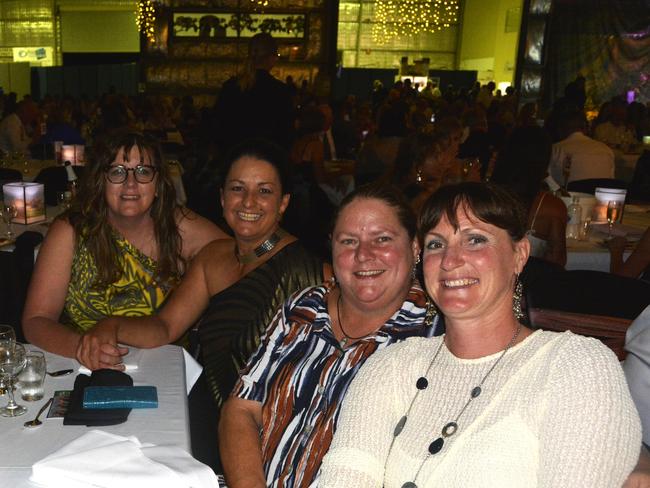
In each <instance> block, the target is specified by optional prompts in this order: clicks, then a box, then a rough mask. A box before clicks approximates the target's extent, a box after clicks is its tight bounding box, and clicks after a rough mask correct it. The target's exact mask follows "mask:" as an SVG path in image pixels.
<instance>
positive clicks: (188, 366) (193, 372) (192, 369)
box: [183, 349, 203, 395]
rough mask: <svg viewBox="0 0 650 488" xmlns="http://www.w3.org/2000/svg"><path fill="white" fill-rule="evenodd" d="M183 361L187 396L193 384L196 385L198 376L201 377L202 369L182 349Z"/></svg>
mask: <svg viewBox="0 0 650 488" xmlns="http://www.w3.org/2000/svg"><path fill="white" fill-rule="evenodd" d="M183 359H184V362H185V387H186V388H187V394H188V395H189V394H190V391H192V387H193V386H194V383H196V381H197V380H198V379H199V376H201V372H202V371H203V367H202V366H201V365H200V364H199V363H197V362H196V359H194V358H193V357H192V356H190V353H188V352H187V351H186V350H185V349H183Z"/></svg>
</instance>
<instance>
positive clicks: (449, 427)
mask: <svg viewBox="0 0 650 488" xmlns="http://www.w3.org/2000/svg"><path fill="white" fill-rule="evenodd" d="M520 332H521V324H518V325H517V330H516V331H515V333H514V335H513V336H512V339H510V342H509V343H508V345H507V346H506V348H505V349H504V350H503V352H502V353H501V355H500V356H499V357H498V358H497V360H496V361H495V362H494V363H493V364H492V366H491V367H490V369H489V370H488V372H487V373H485V375H484V376H483V378H482V379H481V381H480V382H479V384H478V385H477V386H475V387H474V388H472V391H471V392H470V396H469V399H468V400H467V402H466V403H465V405H463V408H461V409H460V412H458V414H457V415H456V417H455V418H454V420H451V421H449V422H447V423H446V424H445V426H444V427H443V428H442V431H441V433H440V436H439V437H438V438H437V439H434V440H433V441H432V442H431V443H430V444H429V447H428V449H427V450H428V453H427V455H426V456H425V457H424V459H423V460H422V462H421V463H420V466H419V467H418V469H417V471H416V472H415V476H414V477H413V481H407V482H406V483H404V484H403V485H402V487H401V488H418V485H417V484H416V483H415V481H416V480H417V478H418V476H419V474H420V471H422V468H423V467H424V464H425V463H426V462H427V460H428V459H429V458H430V457H431V456H433V455H435V454H438V453H439V452H440V451H441V450H442V448H443V446H444V444H445V439H448V438H449V437H451V436H453V435H454V434H455V433H456V431H457V430H458V421H459V420H460V418H461V416H462V415H463V413H465V410H467V407H468V406H469V404H470V403H472V400H474V399H475V398H478V397H479V396H480V395H481V393H482V392H483V388H482V387H483V383H485V380H487V379H488V377H489V376H490V374H491V373H492V371H494V368H496V367H497V365H498V364H499V363H500V362H501V359H503V356H505V355H506V353H507V352H508V350H509V349H510V348H511V347H512V346H513V344H514V343H515V341H516V340H517V337H518V336H519V333H520ZM444 343H445V340H444V338H443V339H442V340H441V341H440V346H438V349H437V350H436V353H435V354H434V355H433V359H432V360H431V362H430V363H429V367H428V368H427V371H426V373H425V375H424V376H421V377H419V378H418V379H417V381H416V382H415V387H416V388H417V392H416V393H415V396H414V397H413V399H412V400H411V403H410V404H409V408H408V409H407V411H406V414H405V415H403V416H402V418H400V419H399V421H398V422H397V425H396V426H395V429H394V430H393V440H392V441H391V443H390V448H389V449H388V456H386V459H388V457H389V456H390V453H391V451H392V450H393V446H394V445H395V439H397V436H399V435H400V434H401V433H402V431H403V430H404V427H405V426H406V421H407V420H408V416H409V414H410V413H411V410H412V408H413V405H414V404H415V400H416V399H417V398H418V396H419V395H420V392H421V391H423V390H426V389H427V387H428V386H429V381H428V380H427V378H426V377H427V376H429V373H430V372H431V368H432V367H433V365H434V363H435V362H436V359H437V358H438V355H439V354H440V351H441V350H442V346H443V344H444Z"/></svg>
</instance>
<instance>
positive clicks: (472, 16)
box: [458, 0, 523, 83]
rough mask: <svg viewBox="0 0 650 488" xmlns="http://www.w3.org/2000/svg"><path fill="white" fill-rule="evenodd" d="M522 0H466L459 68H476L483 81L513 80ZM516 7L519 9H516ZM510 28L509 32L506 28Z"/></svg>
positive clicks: (509, 81) (510, 81) (500, 81)
mask: <svg viewBox="0 0 650 488" xmlns="http://www.w3.org/2000/svg"><path fill="white" fill-rule="evenodd" d="M522 4H523V0H465V2H464V10H463V20H462V33H461V41H460V54H459V60H458V61H459V67H460V69H466V70H476V71H478V78H479V80H480V81H481V82H483V83H485V82H487V81H489V80H494V81H495V82H497V83H502V82H508V83H512V82H514V73H515V72H514V68H515V64H516V59H517V43H518V40H519V22H516V23H515V24H513V23H512V22H511V24H510V28H509V29H507V28H506V24H507V22H506V20H507V19H508V11H510V20H517V19H520V18H521V7H522ZM516 9H519V10H518V11H517V10H516ZM507 30H509V32H507Z"/></svg>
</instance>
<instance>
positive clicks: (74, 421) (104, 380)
mask: <svg viewBox="0 0 650 488" xmlns="http://www.w3.org/2000/svg"><path fill="white" fill-rule="evenodd" d="M88 386H133V379H132V378H131V377H130V376H129V375H128V374H126V373H122V372H121V371H115V370H112V369H98V370H97V371H93V373H92V374H91V375H90V376H86V375H84V374H80V375H77V378H76V379H75V382H74V389H73V390H72V393H71V394H70V402H69V404H68V410H67V411H66V413H65V416H64V417H63V425H87V426H91V427H93V426H100V425H116V424H121V423H123V422H126V420H127V419H128V418H129V413H131V409H130V408H111V409H102V410H94V409H89V408H84V406H83V399H84V392H85V390H86V387H88Z"/></svg>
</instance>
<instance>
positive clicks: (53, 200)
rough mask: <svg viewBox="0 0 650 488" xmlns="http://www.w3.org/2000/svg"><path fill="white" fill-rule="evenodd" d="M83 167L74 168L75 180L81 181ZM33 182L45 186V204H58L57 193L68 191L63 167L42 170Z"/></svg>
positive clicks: (66, 177) (66, 175)
mask: <svg viewBox="0 0 650 488" xmlns="http://www.w3.org/2000/svg"><path fill="white" fill-rule="evenodd" d="M83 170H84V167H83V166H75V167H74V172H75V173H76V175H77V178H79V179H81V177H82V175H83ZM34 181H35V182H37V183H43V184H44V185H45V204H46V205H51V206H54V205H56V204H57V203H58V198H57V196H58V194H59V192H62V191H66V190H67V189H68V174H67V173H66V170H65V167H64V166H50V167H49V168H43V169H42V170H41V171H40V172H39V173H38V175H37V176H36V178H34Z"/></svg>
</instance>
